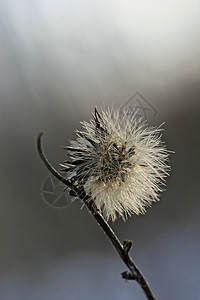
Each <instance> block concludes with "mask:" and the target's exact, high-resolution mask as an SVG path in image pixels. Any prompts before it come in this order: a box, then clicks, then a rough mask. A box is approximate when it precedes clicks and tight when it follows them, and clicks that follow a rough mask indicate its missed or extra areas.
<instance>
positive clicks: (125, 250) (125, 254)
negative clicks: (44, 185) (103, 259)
mask: <svg viewBox="0 0 200 300" xmlns="http://www.w3.org/2000/svg"><path fill="white" fill-rule="evenodd" d="M42 136H43V133H40V134H39V135H38V138H37V150H38V153H39V155H40V158H41V160H42V161H43V162H44V164H45V165H46V167H47V168H48V170H49V171H50V172H51V173H52V174H53V175H54V176H55V177H56V178H57V179H58V180H60V181H61V182H63V183H64V184H65V185H66V186H67V187H68V188H69V189H70V190H71V191H72V192H73V193H75V194H76V195H77V196H78V197H79V198H80V199H81V200H82V201H83V202H84V204H85V205H86V206H87V208H88V210H89V211H90V213H91V214H92V215H93V217H94V218H95V220H96V221H97V223H98V224H99V225H100V226H101V228H102V230H103V231H104V233H105V234H106V235H107V237H108V238H109V240H110V241H111V243H112V244H113V246H114V247H115V249H116V250H117V252H118V254H119V256H120V257H121V259H122V260H123V262H124V263H125V265H126V266H127V267H128V269H129V270H130V272H128V271H125V272H123V273H122V277H123V278H124V279H126V280H136V281H137V282H138V284H139V285H140V287H141V288H142V290H143V291H144V293H145V295H146V297H147V299H149V300H155V297H154V295H153V293H152V291H151V289H150V286H149V284H148V282H147V281H146V279H145V277H144V276H143V275H142V273H141V271H140V270H139V268H138V267H137V266H136V264H135V263H134V261H133V260H132V258H131V257H130V255H129V251H130V249H131V246H132V242H131V241H124V243H123V244H122V243H121V242H120V240H119V239H118V237H117V236H116V234H115V233H114V232H113V230H112V228H111V227H110V225H109V224H108V223H107V222H106V221H105V219H104V218H103V216H102V215H101V214H100V213H99V211H98V209H97V207H96V205H95V203H94V201H93V200H92V199H91V197H89V196H88V195H86V194H85V191H84V189H83V187H77V186H75V185H74V184H72V183H71V182H70V181H69V180H67V179H65V178H64V177H63V176H62V175H60V173H58V171H56V169H55V168H54V167H53V166H52V165H51V164H50V163H49V161H48V159H47V158H46V156H45V154H44V151H43V147H42Z"/></svg>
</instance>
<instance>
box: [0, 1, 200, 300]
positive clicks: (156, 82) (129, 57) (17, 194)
mask: <svg viewBox="0 0 200 300" xmlns="http://www.w3.org/2000/svg"><path fill="white" fill-rule="evenodd" d="M199 14H200V2H199V1H197V0H191V1H189V0H187V1H180V0H174V1H172V0H170V1H162V0H149V1H147V0H141V1H131V0H125V1H114V0H113V1H98V0H97V1H90V0H86V1H81V0H78V1H69V0H57V1H53V0H44V1H39V0H35V1H34V0H2V1H0V145H1V146H0V166H1V174H0V176H1V178H0V186H1V189H0V190H1V201H0V240H1V243H0V265H1V268H0V299H2V300H18V299H20V300H21V299H26V300H33V299H34V300H40V299H41V300H43V299H48V300H54V299H60V300H64V299H65V300H66V299H70V300H79V299H97V300H100V299H115V300H121V299H124V300H126V299H127V300H129V299H136V300H137V299H138V300H140V299H141V300H142V299H145V296H144V295H143V292H142V291H141V290H140V288H139V286H138V285H137V284H136V283H134V282H125V281H123V280H122V279H121V275H120V273H121V272H122V271H125V270H126V267H125V266H124V264H123V263H122V262H121V260H120V258H119V257H118V255H117V253H116V252H115V250H114V249H113V247H112V245H111V244H110V242H109V241H108V240H107V238H106V237H105V235H104V234H103V233H102V231H101V229H100V228H99V226H97V224H96V223H95V221H94V220H93V219H92V217H91V216H90V215H89V214H88V212H87V210H86V209H85V208H83V209H81V206H82V205H81V203H80V202H79V201H75V202H74V203H72V204H71V205H70V206H68V207H67V208H62V209H56V208H53V207H51V206H50V205H47V203H45V201H44V199H43V198H42V195H41V186H42V183H43V182H44V180H45V178H46V177H47V176H48V174H49V173H48V171H47V170H46V169H45V167H44V165H43V164H42V162H41V161H40V159H39V157H38V155H37V152H36V149H35V139H36V136H37V134H38V133H39V132H40V131H41V130H42V131H44V132H45V137H44V146H45V151H46V154H47V156H48V158H49V160H50V161H51V163H52V164H53V165H54V166H55V167H56V168H59V162H62V161H63V160H64V152H63V150H61V149H60V148H59V145H61V144H67V143H68V140H69V139H71V138H74V137H75V134H74V129H76V128H79V129H80V124H79V121H81V120H89V119H90V118H91V112H92V111H93V109H94V106H95V105H97V106H98V107H101V106H102V105H105V106H109V105H111V104H114V105H115V106H120V105H123V104H124V103H125V102H126V101H127V99H128V98H129V97H130V96H131V95H133V94H134V93H135V92H137V91H138V92H140V93H141V94H142V95H143V96H144V97H145V99H146V100H147V101H148V103H150V105H152V106H153V107H154V108H155V109H156V110H157V111H158V113H157V114H156V115H155V116H154V114H153V113H152V111H151V110H150V111H148V118H149V123H150V124H158V125H159V124H160V123H162V122H163V121H164V122H166V123H165V125H164V128H165V132H164V134H163V138H164V140H165V141H166V143H167V145H168V149H170V150H174V151H175V152H176V153H175V154H173V155H171V158H170V164H171V166H172V170H171V176H170V177H169V178H168V180H167V188H166V192H164V193H163V194H162V195H161V201H160V202H157V203H155V204H154V205H153V208H151V209H148V212H147V214H146V215H145V216H132V217H131V218H129V220H128V221H127V222H126V223H124V222H123V221H122V220H118V221H116V222H115V224H113V225H112V226H113V228H114V230H115V231H116V233H117V234H118V235H119V237H120V239H121V240H122V241H123V240H124V239H132V240H133V242H134V246H133V250H132V257H133V258H134V260H135V262H136V264H138V266H139V267H140V268H141V270H142V272H143V273H144V275H145V276H146V278H147V279H148V281H149V283H150V285H151V287H152V289H153V291H154V293H155V295H156V299H162V300H168V299H190V300H192V299H200V276H199V271H200V259H199V254H200V235H199V228H200V218H199V210H200V202H199V179H200V176H199V168H200V155H199V151H200V142H199V141H200V140H199V129H200V126H199V125H200V120H199V119H200V118H199V114H200V104H199V99H200V80H199V79H200V18H199ZM133 100H137V99H133ZM131 101H132V100H131ZM148 103H146V104H147V106H148ZM149 107H150V106H149ZM149 107H148V108H149Z"/></svg>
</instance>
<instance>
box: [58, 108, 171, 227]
mask: <svg viewBox="0 0 200 300" xmlns="http://www.w3.org/2000/svg"><path fill="white" fill-rule="evenodd" d="M81 124H82V127H83V129H84V130H83V131H78V130H77V131H76V133H77V135H78V138H77V140H76V141H71V142H70V146H66V147H64V148H65V149H66V150H67V156H68V159H67V160H66V161H65V162H64V164H61V166H62V167H64V168H63V169H62V171H64V172H67V178H68V179H69V180H71V181H72V182H74V183H75V184H77V185H79V186H82V187H84V190H85V192H86V194H87V195H90V196H91V197H92V198H93V200H94V202H95V204H96V206H97V208H98V209H99V210H100V212H101V213H103V215H104V217H105V218H106V219H107V220H109V219H112V220H113V221H114V220H115V219H116V217H117V214H118V215H120V216H122V217H123V219H124V220H125V219H126V218H127V215H130V214H132V213H135V214H139V213H144V212H145V207H146V206H150V205H151V203H152V202H153V201H156V200H158V193H159V192H161V191H162V188H161V186H162V185H163V184H164V181H165V180H164V178H165V177H166V176H167V175H168V173H167V170H168V169H169V167H168V166H167V165H166V160H167V159H168V151H167V150H166V147H165V145H164V143H163V142H162V141H161V131H162V129H161V128H160V127H148V126H147V125H146V122H144V121H143V120H142V119H141V118H140V119H138V118H137V115H136V113H135V112H133V111H132V110H131V109H123V110H119V109H114V108H111V109H110V108H108V109H107V110H105V111H103V110H102V112H101V114H100V113H99V112H98V111H97V109H96V108H95V112H94V114H93V120H91V121H90V123H88V122H81Z"/></svg>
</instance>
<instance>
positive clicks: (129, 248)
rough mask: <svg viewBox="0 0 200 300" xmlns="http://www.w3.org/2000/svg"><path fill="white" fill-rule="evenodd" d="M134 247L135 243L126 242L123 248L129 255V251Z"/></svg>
mask: <svg viewBox="0 0 200 300" xmlns="http://www.w3.org/2000/svg"><path fill="white" fill-rule="evenodd" d="M132 245H133V242H132V241H130V240H125V241H124V242H123V248H124V251H125V253H126V255H128V253H129V251H130V250H131V247H132Z"/></svg>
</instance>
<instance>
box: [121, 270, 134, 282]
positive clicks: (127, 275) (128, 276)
mask: <svg viewBox="0 0 200 300" xmlns="http://www.w3.org/2000/svg"><path fill="white" fill-rule="evenodd" d="M122 278H124V279H126V280H136V279H137V275H135V274H133V273H132V272H128V271H125V272H123V273H122Z"/></svg>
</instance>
